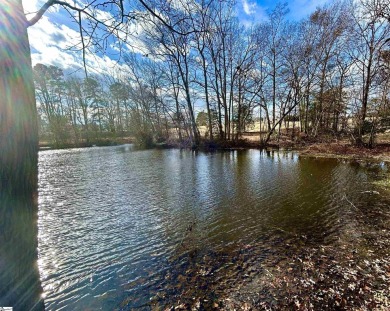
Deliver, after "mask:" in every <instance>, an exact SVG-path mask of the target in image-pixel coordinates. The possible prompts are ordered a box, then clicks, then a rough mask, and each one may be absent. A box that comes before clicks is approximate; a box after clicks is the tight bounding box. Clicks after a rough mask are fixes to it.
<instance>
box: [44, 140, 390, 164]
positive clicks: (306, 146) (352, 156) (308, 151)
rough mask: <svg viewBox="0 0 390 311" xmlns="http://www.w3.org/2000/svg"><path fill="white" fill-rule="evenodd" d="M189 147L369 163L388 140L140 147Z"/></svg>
mask: <svg viewBox="0 0 390 311" xmlns="http://www.w3.org/2000/svg"><path fill="white" fill-rule="evenodd" d="M133 143H134V142H133V141H132V140H129V139H123V140H120V141H119V140H115V141H103V142H102V141H100V142H96V143H88V144H79V145H75V144H68V145H63V146H60V147H55V146H50V145H49V144H42V143H40V144H39V151H45V150H61V149H78V148H92V147H109V146H121V145H126V144H133ZM153 148H155V149H192V150H198V151H205V152H214V151H233V150H249V149H258V150H267V151H276V150H277V151H288V152H296V153H298V154H299V155H300V156H302V157H313V158H335V159H344V160H351V161H371V162H386V163H389V162H390V143H380V144H377V145H376V146H375V147H374V148H372V149H369V148H366V147H357V146H353V145H351V144H349V143H346V142H345V141H338V142H309V143H296V144H294V143H290V142H289V143H285V142H281V143H279V144H277V143H276V142H275V143H273V142H271V143H270V144H269V145H268V146H265V147H263V146H260V144H259V143H258V142H256V143H255V142H253V141H250V140H239V141H223V142H219V141H207V140H204V141H202V142H201V144H200V146H198V147H197V148H191V147H190V146H183V145H180V143H178V142H169V143H160V144H155V145H154V146H151V147H150V148H141V149H153Z"/></svg>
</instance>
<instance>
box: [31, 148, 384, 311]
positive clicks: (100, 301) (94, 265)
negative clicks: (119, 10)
mask: <svg viewBox="0 0 390 311" xmlns="http://www.w3.org/2000/svg"><path fill="white" fill-rule="evenodd" d="M386 170H387V166H386V165H379V166H375V167H374V168H370V167H369V168H362V167H361V165H357V166H356V165H353V164H349V163H343V162H342V161H339V160H331V159H310V158H299V157H298V156H297V155H296V154H294V153H279V152H261V151H258V150H248V151H232V152H217V153H201V152H199V153H197V152H191V151H181V150H147V151H133V150H132V149H131V147H129V146H121V147H104V148H90V149H79V150H78V149H74V150H61V151H44V152H41V153H40V158H39V222H38V225H39V235H38V238H39V267H40V273H41V279H42V285H43V288H44V292H45V297H46V299H45V303H46V307H47V309H48V310H59V309H66V310H76V309H77V310H88V309H89V310H95V309H101V310H112V309H120V308H123V307H126V308H132V307H140V306H145V304H147V303H148V302H149V300H150V298H151V297H153V296H154V295H155V293H156V292H157V291H160V290H161V287H162V286H167V284H166V283H167V281H162V275H165V274H166V273H167V271H172V270H174V269H175V267H173V266H172V265H174V264H176V263H177V260H175V258H179V257H180V256H181V255H182V254H184V253H187V254H188V253H191V252H192V251H194V250H196V251H197V252H203V253H207V252H211V251H212V252H228V251H230V250H234V249H237V248H239V247H241V246H242V245H246V244H250V243H255V242H257V241H261V240H262V239H265V238H266V236H268V234H269V233H270V232H271V231H272V230H275V229H276V230H281V231H284V232H290V233H293V234H299V235H305V236H307V238H308V239H309V240H312V241H313V242H315V241H321V242H329V243H331V242H332V241H333V240H335V239H337V236H338V235H340V234H342V232H343V228H344V227H345V226H353V225H354V218H353V215H352V214H351V213H350V206H349V205H348V201H353V202H355V204H361V205H364V206H370V204H376V200H373V199H372V198H371V197H368V196H367V195H364V194H363V193H364V191H370V190H371V188H372V187H373V186H372V185H371V183H369V180H370V178H372V176H374V177H375V176H376V175H377V174H378V172H384V171H386Z"/></svg>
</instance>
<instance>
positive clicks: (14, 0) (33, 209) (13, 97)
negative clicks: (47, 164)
mask: <svg viewBox="0 0 390 311" xmlns="http://www.w3.org/2000/svg"><path fill="white" fill-rule="evenodd" d="M0 29H1V33H0V94H1V95H0V150H1V151H0V306H10V307H13V308H14V310H43V309H44V305H43V301H42V300H41V292H42V289H41V285H40V280H39V272H38V265H37V260H38V255H37V245H38V240H37V239H38V238H37V236H38V235H37V233H38V229H37V218H38V203H37V183H38V127H37V112H36V104H35V94H34V85H33V76H32V67H31V58H30V46H29V41H28V35H27V21H26V18H25V16H24V12H23V6H22V1H21V0H5V4H2V5H0Z"/></svg>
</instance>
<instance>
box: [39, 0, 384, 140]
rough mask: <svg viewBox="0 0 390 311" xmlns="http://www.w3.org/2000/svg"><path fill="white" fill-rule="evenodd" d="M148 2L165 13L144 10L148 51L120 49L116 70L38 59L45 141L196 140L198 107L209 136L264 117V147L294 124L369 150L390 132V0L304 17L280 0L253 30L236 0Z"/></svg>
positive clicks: (235, 135)
mask: <svg viewBox="0 0 390 311" xmlns="http://www.w3.org/2000/svg"><path fill="white" fill-rule="evenodd" d="M150 8H151V10H153V11H154V12H162V13H161V14H162V15H163V16H164V17H163V19H161V18H160V17H156V15H152V14H149V15H147V16H144V17H143V19H142V22H140V24H139V25H140V27H142V31H141V33H140V34H139V35H138V36H137V40H138V39H142V42H143V44H144V46H145V47H146V48H147V52H146V53H144V54H140V53H139V51H138V53H130V52H129V51H125V50H123V51H122V52H123V57H122V61H123V63H124V64H125V66H122V67H121V69H120V70H115V69H113V70H111V72H109V73H106V74H103V75H95V76H93V75H91V74H90V75H88V77H87V78H84V79H82V78H80V77H65V76H64V75H63V73H62V69H61V68H56V67H53V66H46V65H42V64H37V65H36V66H35V68H34V72H35V85H36V96H37V102H38V103H39V112H40V121H41V122H40V125H41V127H40V129H41V134H42V139H43V140H48V141H51V142H52V143H53V144H54V145H56V146H61V145H67V144H69V143H73V144H76V145H77V144H80V140H82V141H83V142H86V143H87V144H88V143H90V141H91V140H92V141H99V139H100V140H101V139H107V138H110V137H111V138H112V137H124V136H131V137H135V138H136V140H137V141H138V142H139V143H140V144H141V145H144V146H146V145H150V144H152V143H153V142H164V141H171V140H176V141H179V142H180V145H182V146H197V145H199V142H200V133H199V128H198V125H199V124H197V122H196V117H197V112H199V109H201V107H203V111H204V112H205V113H206V114H207V131H206V135H205V136H206V138H207V139H209V140H238V139H240V138H241V137H242V134H243V133H244V132H245V131H247V129H248V126H250V125H252V124H253V122H254V121H257V122H259V121H260V120H261V121H262V124H264V126H263V128H261V129H260V130H261V131H262V132H263V135H262V136H261V141H260V143H261V144H262V145H266V144H267V143H268V142H269V140H270V139H271V138H272V137H273V135H280V132H281V126H282V125H283V128H289V127H291V125H290V124H289V122H290V121H296V123H298V124H299V125H298V126H296V128H295V125H294V129H292V130H293V133H290V134H291V135H292V137H293V139H294V137H295V138H299V137H300V136H302V135H304V136H305V137H313V138H316V137H318V136H321V135H323V134H326V135H332V136H340V135H344V136H348V137H349V138H350V139H351V140H352V141H353V143H356V144H358V145H360V144H362V143H365V144H366V145H368V146H370V147H372V146H373V145H374V142H375V134H376V133H377V132H378V131H385V130H386V129H389V128H390V114H389V112H390V110H389V109H390V106H389V99H390V79H389V73H390V28H389V27H390V26H389V19H390V17H389V6H388V5H386V1H383V0H362V1H358V2H355V3H352V2H350V1H335V2H333V3H331V4H327V5H325V6H323V7H319V8H317V10H316V11H315V12H314V13H312V14H311V15H310V16H309V17H307V18H306V19H304V20H301V21H290V20H288V19H287V14H288V7H287V5H286V4H278V5H277V6H276V8H275V9H274V10H273V11H271V12H268V20H266V21H261V22H258V23H255V24H253V25H251V26H244V25H242V24H240V22H239V20H238V17H237V16H236V12H235V2H234V1H231V0H224V1H215V0H207V1H179V2H167V3H164V4H161V3H157V2H156V3H153V4H151V5H150ZM172 25H173V26H172ZM121 31H125V30H124V29H122V30H121ZM127 35H128V36H132V35H134V34H132V33H127ZM123 68H126V70H123ZM291 123H292V122H291ZM290 130H291V129H290ZM363 138H364V139H363Z"/></svg>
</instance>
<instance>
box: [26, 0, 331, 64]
mask: <svg viewBox="0 0 390 311" xmlns="http://www.w3.org/2000/svg"><path fill="white" fill-rule="evenodd" d="M68 1H70V3H72V4H73V0H68ZM134 1H136V0H134ZM329 1H330V0H289V1H284V2H287V3H288V7H289V9H290V13H289V14H288V18H289V19H292V20H299V19H302V18H305V17H306V16H308V15H309V14H310V13H312V12H313V11H314V10H315V9H316V7H318V6H322V5H324V4H325V3H327V2H329ZM45 2H46V0H23V5H24V9H25V12H26V13H28V12H35V11H37V10H38V9H39V8H40V7H41V6H42V4H43V3H45ZM282 2H283V1H282ZM276 4H277V1H273V0H237V9H236V10H237V15H238V17H239V19H240V21H241V22H242V23H243V24H245V25H249V24H251V23H253V22H259V21H263V20H266V19H267V12H269V11H270V10H272V9H273V8H274V7H275V5H276ZM29 37H30V45H31V51H32V61H33V65H35V64H36V63H44V64H48V65H56V66H58V67H62V68H64V69H65V70H67V71H73V70H74V69H76V68H80V67H81V66H80V65H81V53H80V52H77V51H70V50H69V47H70V46H72V45H75V44H77V43H79V42H80V38H79V33H78V31H77V26H76V25H75V23H72V21H71V19H70V18H69V16H68V15H67V13H66V12H64V11H63V10H59V8H58V7H53V8H51V9H50V10H49V11H48V12H47V13H46V14H45V15H44V16H43V18H42V19H41V20H40V21H39V22H38V23H37V24H35V25H34V26H32V27H30V28H29ZM136 44H138V45H139V46H140V48H142V44H141V43H139V42H137V43H136ZM113 58H114V57H110V56H109V55H92V54H91V55H87V63H88V65H89V67H90V68H93V70H95V71H97V72H99V71H107V68H113V67H115V66H116V61H115V60H114V59H113Z"/></svg>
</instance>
